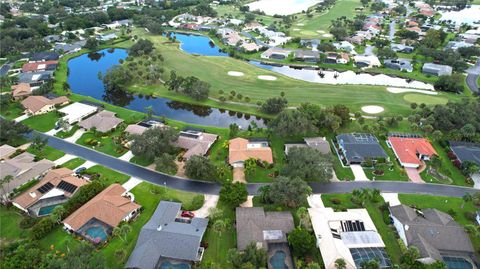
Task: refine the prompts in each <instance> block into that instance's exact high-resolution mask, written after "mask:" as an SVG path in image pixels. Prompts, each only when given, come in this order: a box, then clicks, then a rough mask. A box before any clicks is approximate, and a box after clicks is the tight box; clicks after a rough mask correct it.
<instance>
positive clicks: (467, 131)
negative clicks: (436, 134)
mask: <svg viewBox="0 0 480 269" xmlns="http://www.w3.org/2000/svg"><path fill="white" fill-rule="evenodd" d="M460 131H461V133H462V135H463V137H465V138H467V139H470V138H472V137H474V136H475V133H476V132H477V130H476V128H475V126H474V125H473V124H470V123H467V124H465V125H464V126H463V127H462V129H461V130H460Z"/></svg>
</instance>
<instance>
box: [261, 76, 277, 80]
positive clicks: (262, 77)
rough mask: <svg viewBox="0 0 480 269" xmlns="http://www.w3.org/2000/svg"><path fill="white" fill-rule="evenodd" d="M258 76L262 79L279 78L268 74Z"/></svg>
mask: <svg viewBox="0 0 480 269" xmlns="http://www.w3.org/2000/svg"><path fill="white" fill-rule="evenodd" d="M257 78H258V79H261V80H270V81H273V80H277V77H274V76H267V75H262V76H258V77H257Z"/></svg>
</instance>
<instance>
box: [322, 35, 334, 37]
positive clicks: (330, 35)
mask: <svg viewBox="0 0 480 269" xmlns="http://www.w3.org/2000/svg"><path fill="white" fill-rule="evenodd" d="M322 36H323V37H332V36H333V35H332V34H323V35H322Z"/></svg>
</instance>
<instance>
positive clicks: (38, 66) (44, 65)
mask: <svg viewBox="0 0 480 269" xmlns="http://www.w3.org/2000/svg"><path fill="white" fill-rule="evenodd" d="M57 64H58V61H44V62H35V63H26V64H24V65H23V66H22V72H36V71H41V70H55V69H56V67H57Z"/></svg>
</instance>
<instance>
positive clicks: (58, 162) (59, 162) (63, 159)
mask: <svg viewBox="0 0 480 269" xmlns="http://www.w3.org/2000/svg"><path fill="white" fill-rule="evenodd" d="M76 157H77V156H74V155H71V154H65V155H64V156H62V157H61V158H59V159H56V160H55V161H53V162H54V163H55V165H62V164H64V163H66V162H68V161H70V160H72V159H75V158H76Z"/></svg>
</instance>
